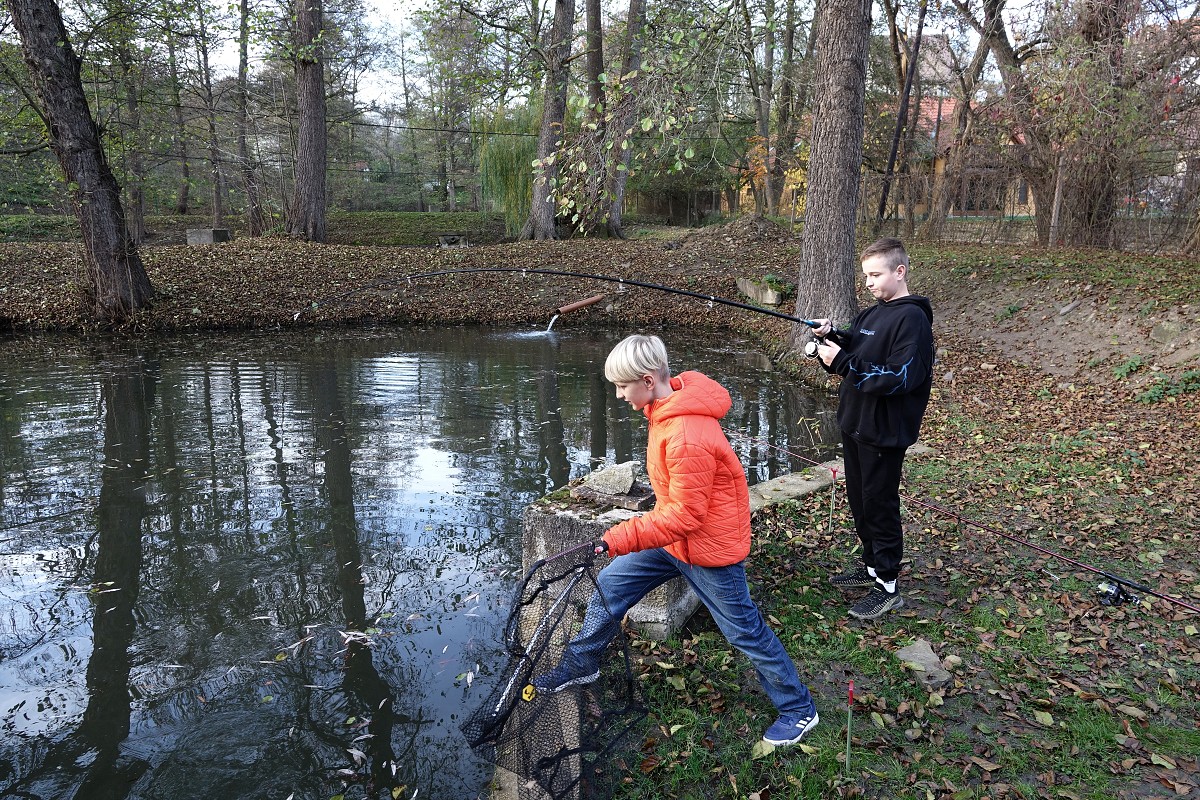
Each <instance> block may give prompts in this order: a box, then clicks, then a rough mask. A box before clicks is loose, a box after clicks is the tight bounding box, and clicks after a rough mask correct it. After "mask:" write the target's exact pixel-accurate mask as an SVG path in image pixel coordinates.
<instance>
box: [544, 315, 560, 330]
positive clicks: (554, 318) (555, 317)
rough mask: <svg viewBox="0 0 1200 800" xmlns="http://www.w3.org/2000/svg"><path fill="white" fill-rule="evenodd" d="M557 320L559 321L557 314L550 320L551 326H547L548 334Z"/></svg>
mask: <svg viewBox="0 0 1200 800" xmlns="http://www.w3.org/2000/svg"><path fill="white" fill-rule="evenodd" d="M557 319H558V314H557V313H556V314H555V315H554V316H553V317H551V318H550V324H549V325H547V326H546V333H549V332H550V329H551V328H553V327H554V321H555V320H557Z"/></svg>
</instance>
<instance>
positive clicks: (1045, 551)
mask: <svg viewBox="0 0 1200 800" xmlns="http://www.w3.org/2000/svg"><path fill="white" fill-rule="evenodd" d="M724 430H725V433H726V434H727V435H728V436H729V437H730V438H733V439H742V440H744V441H748V442H750V443H752V444H758V445H762V446H764V447H767V448H768V449H774V450H778V451H779V452H781V453H784V454H786V455H788V456H790V457H792V458H795V459H797V460H799V461H803V462H805V463H807V464H810V465H812V466H814V467H820V466H823V465H821V464H819V463H817V462H816V461H814V460H812V459H811V458H807V457H805V456H803V455H801V454H799V453H795V452H792V451H791V450H789V449H788V448H786V447H781V446H780V445H777V444H773V443H772V442H769V441H766V440H765V439H761V438H759V439H755V438H753V437H750V436H746V435H745V434H743V433H741V432H739V431H731V430H729V429H727V428H726V429H724ZM900 498H901V499H902V500H906V501H908V502H910V503H912V504H913V505H917V506H921V507H922V508H927V509H929V510H930V511H933V512H934V513H936V514H941V515H943V516H946V517H950V518H951V519H953V520H955V521H956V522H958V523H959V524H960V525H965V526H967V527H970V528H978V529H979V530H981V531H984V532H985V533H990V534H992V535H993V536H997V537H999V538H1001V539H1004V540H1005V541H1008V542H1011V543H1012V544H1016V545H1020V546H1022V547H1028V548H1029V549H1030V550H1033V551H1035V552H1038V553H1041V554H1042V555H1044V556H1049V557H1050V558H1054V559H1057V560H1059V561H1062V562H1064V563H1066V564H1070V565H1071V566H1073V567H1077V568H1079V569H1082V570H1084V571H1086V572H1091V573H1093V574H1095V575H1099V576H1101V577H1103V578H1105V579H1107V580H1108V581H1111V582H1112V583H1113V584H1116V585H1117V586H1118V587H1123V586H1128V587H1129V588H1131V589H1136V590H1137V591H1139V592H1143V593H1145V594H1148V595H1150V596H1151V597H1157V598H1158V599H1159V600H1166V601H1167V602H1168V603H1174V604H1175V605H1177V606H1181V607H1183V608H1186V609H1187V610H1189V611H1193V612H1196V613H1198V614H1200V606H1196V605H1194V604H1192V603H1189V602H1188V601H1186V600H1183V599H1181V598H1178V597H1173V596H1172V595H1169V594H1163V593H1162V592H1159V591H1157V590H1155V589H1152V588H1151V587H1149V586H1146V585H1145V584H1141V583H1137V582H1135V581H1131V580H1129V579H1128V578H1122V577H1121V576H1119V575H1114V574H1112V573H1111V572H1108V571H1106V570H1103V569H1101V568H1100V567H1097V566H1093V565H1092V564H1088V563H1087V562H1085V561H1080V560H1079V559H1077V558H1072V557H1071V556H1068V555H1064V554H1062V553H1059V552H1056V551H1054V550H1051V549H1050V548H1048V547H1043V546H1042V545H1040V544H1036V543H1034V542H1031V541H1029V540H1027V539H1022V538H1021V537H1020V536H1017V535H1015V534H1012V533H1007V532H1005V531H1002V530H1000V529H999V528H997V527H994V526H991V525H985V524H983V523H982V522H976V521H974V520H972V519H970V518H968V517H966V516H963V515H962V514H960V513H959V512H958V511H955V510H954V509H952V508H946V507H945V506H940V505H938V504H936V503H932V502H930V501H928V500H922V499H921V498H919V497H914V496H913V495H909V494H905V493H903V492H901V493H900ZM1118 597H1119V595H1118ZM1126 597H1128V596H1126Z"/></svg>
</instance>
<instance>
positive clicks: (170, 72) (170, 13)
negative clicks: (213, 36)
mask: <svg viewBox="0 0 1200 800" xmlns="http://www.w3.org/2000/svg"><path fill="white" fill-rule="evenodd" d="M177 11H178V5H177V4H176V3H174V2H172V3H171V4H170V6H169V7H168V9H167V13H166V14H165V15H164V16H163V35H164V37H165V38H166V43H167V80H168V85H167V90H168V96H169V100H168V103H169V105H170V107H171V116H172V122H173V124H172V127H171V150H172V152H173V154H174V156H175V158H176V159H178V161H179V189H178V193H177V194H176V195H175V209H174V211H175V213H176V214H186V213H188V211H189V210H190V203H191V191H192V175H191V166H190V165H189V161H188V139H189V136H188V130H187V123H186V121H185V119H184V113H183V81H182V79H181V77H180V72H179V57H178V50H177V48H178V47H179V44H178V42H179V39H180V35H179V33H178V31H177V30H176V28H175V19H174V18H175V12H177Z"/></svg>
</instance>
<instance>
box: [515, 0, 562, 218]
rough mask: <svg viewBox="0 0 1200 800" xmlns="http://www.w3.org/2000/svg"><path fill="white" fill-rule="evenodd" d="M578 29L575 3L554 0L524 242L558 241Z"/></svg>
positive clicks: (545, 55) (545, 50)
mask: <svg viewBox="0 0 1200 800" xmlns="http://www.w3.org/2000/svg"><path fill="white" fill-rule="evenodd" d="M574 30H575V0H554V23H553V25H552V26H551V28H550V41H549V43H548V44H547V45H546V47H545V48H544V49H543V50H542V55H541V58H542V63H543V64H545V66H546V76H545V80H544V84H543V87H542V124H541V127H540V129H539V130H538V162H539V167H538V177H537V180H535V181H534V183H533V204H532V205H531V206H530V209H529V219H528V220H527V221H526V223H525V226H524V227H523V228H522V229H521V235H520V237H519V238H521V239H557V238H558V234H557V232H556V231H555V227H554V217H555V202H554V197H553V190H554V187H555V185H556V184H557V182H558V173H559V169H558V164H557V162H556V160H555V158H554V155H555V151H556V150H557V148H558V143H559V141H561V139H562V136H563V128H564V125H565V123H566V119H567V80H568V78H569V77H570V74H569V73H570V65H569V63H568V61H569V59H570V56H571V38H572V35H573V33H574Z"/></svg>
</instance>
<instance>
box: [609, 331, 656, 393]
mask: <svg viewBox="0 0 1200 800" xmlns="http://www.w3.org/2000/svg"><path fill="white" fill-rule="evenodd" d="M643 375H654V376H655V377H657V378H658V379H659V380H664V381H665V380H668V379H670V377H671V370H670V367H668V366H667V346H666V345H665V344H663V340H662V339H660V338H658V337H657V336H643V335H641V334H634V335H633V336H626V337H625V338H624V339H622V340H621V341H619V342H618V343H617V346H616V347H614V348H613V349H612V352H610V353H609V354H608V358H607V359H605V361H604V377H605V378H608V380H610V381H612V382H613V383H633V382H634V381H637V380H641V377H642V376H643Z"/></svg>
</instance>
